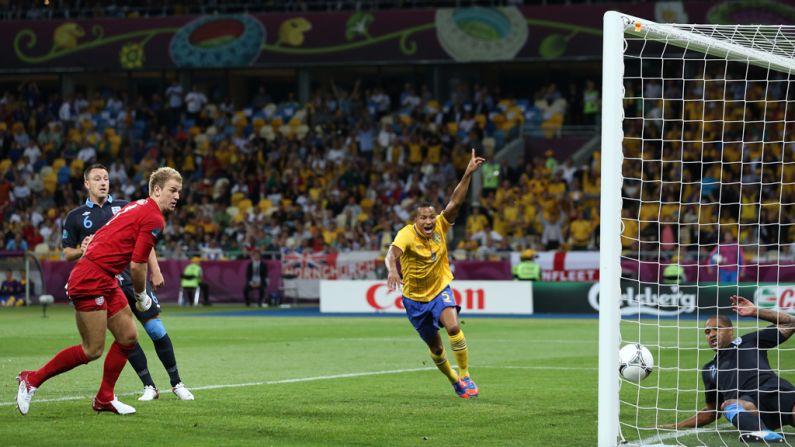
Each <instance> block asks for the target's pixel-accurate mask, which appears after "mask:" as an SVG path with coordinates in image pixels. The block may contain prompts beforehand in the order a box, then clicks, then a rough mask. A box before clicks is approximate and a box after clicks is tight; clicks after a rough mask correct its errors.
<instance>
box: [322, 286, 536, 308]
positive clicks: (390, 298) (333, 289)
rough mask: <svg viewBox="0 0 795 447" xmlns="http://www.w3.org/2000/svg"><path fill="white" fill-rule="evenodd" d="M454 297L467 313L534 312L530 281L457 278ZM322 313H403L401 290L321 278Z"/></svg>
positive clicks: (453, 287)
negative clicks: (322, 279)
mask: <svg viewBox="0 0 795 447" xmlns="http://www.w3.org/2000/svg"><path fill="white" fill-rule="evenodd" d="M451 286H452V289H453V298H454V299H455V301H456V303H458V305H459V306H461V312H462V313H467V314H519V315H531V314H532V313H533V289H532V284H531V283H530V282H519V281H455V282H453V283H452V284H451ZM320 311H321V312H323V313H340V312H345V313H404V312H405V310H404V308H403V302H402V295H401V292H400V291H399V290H395V291H392V292H388V291H387V285H386V282H385V281H321V282H320Z"/></svg>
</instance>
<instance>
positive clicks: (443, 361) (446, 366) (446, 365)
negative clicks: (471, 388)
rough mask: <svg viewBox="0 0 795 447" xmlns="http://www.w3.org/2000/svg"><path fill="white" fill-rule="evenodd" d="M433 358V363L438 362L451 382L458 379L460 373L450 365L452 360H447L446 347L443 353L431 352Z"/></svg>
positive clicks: (437, 365)
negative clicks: (435, 353)
mask: <svg viewBox="0 0 795 447" xmlns="http://www.w3.org/2000/svg"><path fill="white" fill-rule="evenodd" d="M431 358H432V359H433V363H435V364H436V367H437V368H439V371H441V372H442V374H444V375H445V376H447V378H448V379H449V380H450V383H455V382H457V381H458V374H456V373H455V370H454V369H453V367H452V366H450V362H449V361H447V357H446V356H445V352H444V349H442V354H441V355H434V353H433V352H431Z"/></svg>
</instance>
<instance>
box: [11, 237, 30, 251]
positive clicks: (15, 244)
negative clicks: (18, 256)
mask: <svg viewBox="0 0 795 447" xmlns="http://www.w3.org/2000/svg"><path fill="white" fill-rule="evenodd" d="M5 248H6V251H28V248H29V246H28V241H26V240H25V239H24V238H23V237H22V235H21V234H16V235H14V238H13V239H9V240H8V242H6V247H5Z"/></svg>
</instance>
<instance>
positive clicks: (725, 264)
mask: <svg viewBox="0 0 795 447" xmlns="http://www.w3.org/2000/svg"><path fill="white" fill-rule="evenodd" d="M744 257H745V254H744V252H743V247H742V246H741V245H740V244H738V243H737V241H735V239H734V233H732V232H731V231H728V230H727V231H724V232H723V240H722V241H721V242H720V244H718V245H717V246H716V247H715V248H713V249H712V251H711V252H710V253H709V271H710V273H711V272H714V271H715V266H716V265H717V266H718V282H719V283H720V284H736V283H737V280H738V279H739V277H740V276H741V275H742V274H743V272H744V271H745V260H744V259H743V258H744Z"/></svg>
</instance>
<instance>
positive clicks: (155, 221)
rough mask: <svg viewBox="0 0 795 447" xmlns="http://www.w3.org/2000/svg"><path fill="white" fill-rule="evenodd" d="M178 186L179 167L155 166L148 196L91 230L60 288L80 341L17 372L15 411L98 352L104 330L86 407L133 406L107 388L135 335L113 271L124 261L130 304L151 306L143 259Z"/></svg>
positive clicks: (123, 409) (116, 409)
mask: <svg viewBox="0 0 795 447" xmlns="http://www.w3.org/2000/svg"><path fill="white" fill-rule="evenodd" d="M181 189H182V176H181V175H180V174H179V172H177V171H176V170H174V169H172V168H167V167H164V168H159V169H157V170H156V171H155V172H153V173H152V175H151V176H150V177H149V198H148V199H142V200H138V201H135V202H132V203H130V204H129V205H127V206H125V207H124V208H122V210H121V211H119V212H118V213H116V215H115V216H113V218H112V219H111V220H110V221H108V223H107V224H106V225H105V226H104V227H102V228H100V229H99V231H97V232H96V234H95V235H94V238H93V239H92V240H91V242H90V244H89V245H88V247H87V248H86V250H85V254H84V255H83V257H82V258H80V260H79V261H78V262H77V265H75V267H74V269H72V273H71V274H70V275H69V280H68V281H67V285H66V293H67V295H68V296H69V299H70V300H72V303H73V304H74V307H75V310H76V311H77V317H76V319H77V328H78V330H79V331H80V337H81V340H82V343H81V344H79V345H75V346H72V347H69V348H66V349H64V350H62V351H61V352H59V353H58V354H56V355H55V357H53V358H52V359H51V360H50V361H49V362H47V364H45V365H44V366H42V367H41V368H40V369H38V370H36V371H22V372H20V373H19V376H17V380H18V381H19V390H18V392H17V408H18V409H19V412H20V413H22V414H23V415H25V414H27V413H28V410H29V408H30V401H31V399H32V398H33V395H34V394H35V393H36V390H37V389H38V388H39V387H40V386H41V384H42V383H44V382H45V381H46V380H48V379H49V378H51V377H53V376H56V375H58V374H61V373H63V372H66V371H69V370H70V369H72V368H74V367H76V366H79V365H83V364H86V363H88V362H90V361H92V360H96V359H98V358H99V357H100V356H102V352H103V351H104V349H105V331H106V330H110V332H111V333H112V334H113V337H114V338H115V341H114V342H113V344H112V345H111V346H110V349H109V350H108V355H107V356H106V357H105V367H104V370H103V374H102V383H101V384H100V387H99V392H97V395H96V397H94V401H93V403H92V407H93V408H94V410H96V411H110V412H113V413H117V414H132V413H135V408H133V407H131V406H129V405H126V404H124V403H122V402H119V400H118V399H116V396H115V394H114V392H113V388H114V386H115V385H116V380H117V379H118V378H119V374H121V371H122V369H123V368H124V364H125V363H127V357H128V356H129V354H130V352H131V351H132V350H133V348H134V347H135V343H136V342H137V340H138V334H137V330H136V326H135V321H134V320H133V314H132V311H130V306H129V305H128V304H127V298H126V297H125V296H124V293H123V292H122V290H121V288H120V287H119V282H118V281H117V280H116V275H118V274H119V273H121V272H122V270H124V269H125V268H126V267H127V266H130V272H131V276H132V283H133V288H134V289H135V299H136V304H135V306H136V307H137V308H138V309H139V310H141V311H144V310H146V309H148V308H149V307H150V306H151V305H152V299H151V298H150V297H149V295H148V294H147V293H146V275H147V260H148V258H149V254H150V252H151V251H152V249H153V247H154V245H155V241H156V239H157V235H158V234H160V232H162V231H163V228H164V226H165V221H164V219H163V213H164V212H165V211H173V210H174V207H176V205H177V200H179V195H180V191H181Z"/></svg>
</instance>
